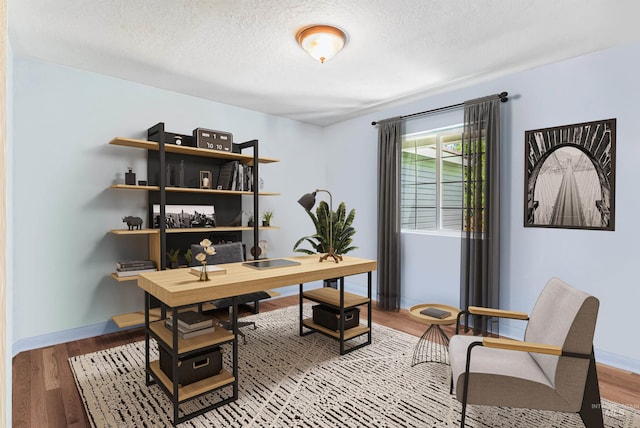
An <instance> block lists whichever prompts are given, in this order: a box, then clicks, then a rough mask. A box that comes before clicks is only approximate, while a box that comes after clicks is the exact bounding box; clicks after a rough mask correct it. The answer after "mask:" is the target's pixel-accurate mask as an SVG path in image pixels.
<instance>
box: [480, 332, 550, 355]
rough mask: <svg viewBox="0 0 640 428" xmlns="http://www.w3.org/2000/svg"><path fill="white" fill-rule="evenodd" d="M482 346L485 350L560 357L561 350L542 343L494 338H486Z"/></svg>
mask: <svg viewBox="0 0 640 428" xmlns="http://www.w3.org/2000/svg"><path fill="white" fill-rule="evenodd" d="M482 345H483V346H486V347H487V348H497V349H506V350H509V351H523V352H535V353H537V354H549V355H557V356H560V355H562V348H561V347H560V346H556V345H547V344H544V343H533V342H521V341H519V340H512V339H498V338H494V337H486V338H485V339H484V340H483V341H482Z"/></svg>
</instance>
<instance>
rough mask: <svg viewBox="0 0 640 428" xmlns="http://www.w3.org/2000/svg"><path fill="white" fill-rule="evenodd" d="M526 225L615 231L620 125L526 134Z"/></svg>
mask: <svg viewBox="0 0 640 428" xmlns="http://www.w3.org/2000/svg"><path fill="white" fill-rule="evenodd" d="M524 140H525V160H524V163H525V168H524V170H525V177H524V186H525V188H524V192H525V201H524V225H525V227H553V228H568V229H591V230H615V175H616V170H615V159H616V156H615V154H616V119H607V120H599V121H594V122H586V123H578V124H574V125H564V126H556V127H553V128H545V129H535V130H532V131H525V134H524Z"/></svg>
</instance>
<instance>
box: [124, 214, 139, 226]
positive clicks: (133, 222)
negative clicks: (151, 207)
mask: <svg viewBox="0 0 640 428" xmlns="http://www.w3.org/2000/svg"><path fill="white" fill-rule="evenodd" d="M122 222H123V223H127V226H129V230H134V229H141V228H142V219H141V218H140V217H132V216H130V215H129V216H126V217H122Z"/></svg>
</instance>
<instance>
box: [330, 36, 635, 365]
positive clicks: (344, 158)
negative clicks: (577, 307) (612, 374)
mask: <svg viewBox="0 0 640 428" xmlns="http://www.w3.org/2000/svg"><path fill="white" fill-rule="evenodd" d="M638 51H640V44H638V43H636V44H632V45H628V46H621V47H617V48H613V49H609V50H606V51H601V52H597V53H594V54H591V55H587V56H583V57H579V58H575V59H571V60H567V61H564V62H560V63H556V64H553V65H549V66H545V67H540V68H537V69H533V70H529V71H526V72H520V73H517V74H513V75H510V76H507V77H504V78H501V79H498V80H493V81H488V82H485V83H481V84H477V85H473V86H470V87H467V88H463V89H458V90H455V91H451V92H448V93H443V94H440V95H437V96H433V97H430V98H426V99H424V100H420V101H415V102H411V103H408V104H406V105H403V106H399V107H394V108H390V109H387V110H385V111H381V112H378V113H375V114H369V115H366V116H363V117H359V118H356V119H353V120H349V121H345V122H342V123H339V124H336V125H333V126H330V127H328V128H325V129H324V140H325V142H326V144H328V147H327V150H329V151H331V152H332V153H333V154H334V155H333V156H332V158H331V159H332V165H331V167H330V170H329V172H328V174H327V186H328V187H329V188H333V189H339V192H340V196H341V199H344V200H346V201H348V203H349V204H351V205H356V206H357V207H358V208H359V210H360V213H362V215H360V216H359V219H358V244H360V245H361V246H362V247H363V251H362V255H363V256H366V257H375V256H376V254H375V244H376V238H375V237H376V228H377V225H376V211H375V201H376V198H377V190H376V184H375V183H376V182H375V179H376V170H375V167H376V156H377V155H376V150H377V143H376V141H377V130H376V128H375V127H373V126H371V121H372V120H379V119H384V118H387V117H392V116H398V115H404V114H411V113H415V112H418V111H423V110H429V109H433V108H437V107H442V106H446V105H451V104H457V103H459V102H462V101H464V100H467V99H472V98H476V97H481V96H484V95H489V94H494V93H498V92H502V91H507V92H509V95H510V100H509V102H508V103H506V104H504V105H503V107H502V112H503V115H502V118H503V123H502V128H503V136H504V139H503V145H502V151H501V157H502V171H501V180H502V183H503V187H502V207H501V216H502V220H501V224H502V247H501V263H502V265H501V282H502V294H501V306H502V307H503V308H509V309H513V310H519V311H525V312H529V311H530V310H531V308H532V307H533V305H534V303H535V300H536V298H537V296H538V294H539V293H540V291H541V290H542V288H543V287H544V285H545V283H546V281H547V280H548V279H549V278H550V277H552V276H557V277H559V278H562V279H564V280H565V281H567V282H569V283H570V284H572V285H574V286H575V287H577V288H581V289H583V290H585V291H586V292H589V293H592V294H594V295H595V296H597V297H598V298H599V299H600V302H601V306H600V312H599V319H598V326H597V331H596V336H595V347H596V356H597V358H598V359H599V360H600V361H602V362H606V363H609V364H612V365H615V366H618V367H622V368H627V369H630V370H633V371H635V372H640V342H638V341H637V340H634V339H631V337H630V335H632V336H633V333H632V330H633V326H634V325H635V319H636V317H635V313H636V311H637V303H638V300H639V297H640V287H639V285H638V272H637V265H638V260H639V259H640V250H639V249H638V245H637V242H638V240H639V238H640V229H639V228H638V221H637V219H638V213H640V198H638V196H637V194H638V191H637V189H636V188H635V187H636V184H637V182H638V179H637V178H638V172H637V170H638V167H637V161H638V159H640V144H639V142H638V140H639V138H640V137H638V132H637V123H638V114H639V108H638V106H637V99H638V97H640V84H639V83H638V76H640V56H639V55H637V52H638ZM609 118H617V172H616V187H617V189H616V230H615V232H603V231H586V230H566V229H565V230H563V229H544V228H526V229H525V228H524V227H523V205H524V199H523V198H524V194H523V192H524V190H523V189H524V171H523V167H524V132H525V131H526V130H530V129H538V128H544V127H551V126H557V125H565V124H572V123H579V122H587V121H593V120H599V119H609ZM461 119H462V113H461V112H458V113H455V112H449V113H447V114H439V115H432V116H427V117H424V118H422V119H418V120H410V121H407V122H406V127H407V128H406V132H416V131H418V130H424V129H432V128H438V127H440V126H445V125H451V124H453V123H458V122H460V121H461ZM402 252H403V262H402V263H403V264H402V271H403V278H402V288H403V291H402V293H403V298H402V306H403V307H405V308H406V307H409V306H411V305H413V304H415V303H419V302H442V303H451V304H456V303H457V302H458V299H459V285H458V281H459V252H460V246H459V242H458V240H457V239H456V238H452V237H444V236H433V235H417V234H408V235H407V234H405V235H403V244H402ZM523 327H524V326H523V325H522V324H517V323H515V322H514V323H505V324H504V326H503V329H502V330H501V333H502V334H505V335H509V336H512V337H516V338H520V337H521V336H522V335H523ZM630 331H631V333H630Z"/></svg>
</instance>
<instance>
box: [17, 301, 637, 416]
mask: <svg viewBox="0 0 640 428" xmlns="http://www.w3.org/2000/svg"><path fill="white" fill-rule="evenodd" d="M297 303H298V296H289V297H283V298H279V299H271V300H267V301H263V302H261V303H260V310H261V311H262V312H265V311H270V310H274V309H279V308H282V307H286V306H291V305H295V304H297ZM220 314H221V315H220V316H223V314H224V312H221V313H220ZM217 315H218V314H217ZM361 316H362V314H361ZM373 321H374V322H376V323H378V324H382V325H386V326H388V327H391V328H394V329H397V330H401V331H404V332H406V333H409V334H412V335H415V336H420V335H422V333H423V332H424V329H425V326H424V324H422V323H420V322H417V321H414V320H412V319H411V318H409V315H408V313H407V311H406V310H402V311H400V312H384V311H380V310H377V309H375V307H374V310H373ZM444 329H445V331H446V333H447V335H451V334H452V333H453V329H454V327H449V326H446V327H444ZM139 340H144V332H143V331H142V329H141V328H137V329H133V330H127V331H123V332H117V333H111V334H107V335H103V336H98V337H92V338H89V339H83V340H78V341H74V342H68V343H63V344H59V345H55V346H49V347H46V348H40V349H34V350H31V351H26V352H21V353H20V354H18V355H17V356H16V357H15V358H14V359H13V407H12V409H13V410H12V412H13V427H18V428H29V427H32V428H43V427H55V428H57V427H74V428H75V427H78V428H79V427H89V426H90V425H89V421H88V420H87V416H86V414H85V411H84V406H83V404H82V401H81V399H80V395H79V394H78V390H77V389H76V385H75V381H74V379H73V374H72V373H71V369H70V367H69V363H68V361H67V359H68V358H69V357H73V356H76V355H82V354H86V353H89V352H94V351H98V350H102V349H107V348H111V347H114V346H119V345H124V344H127V343H131V342H135V341H139ZM598 377H599V382H600V393H601V395H602V398H604V399H607V400H611V401H615V402H618V403H622V404H626V405H630V406H632V407H634V408H636V409H640V375H638V374H636V373H630V372H626V371H623V370H618V369H615V368H612V367H608V366H604V365H601V364H599V365H598Z"/></svg>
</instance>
